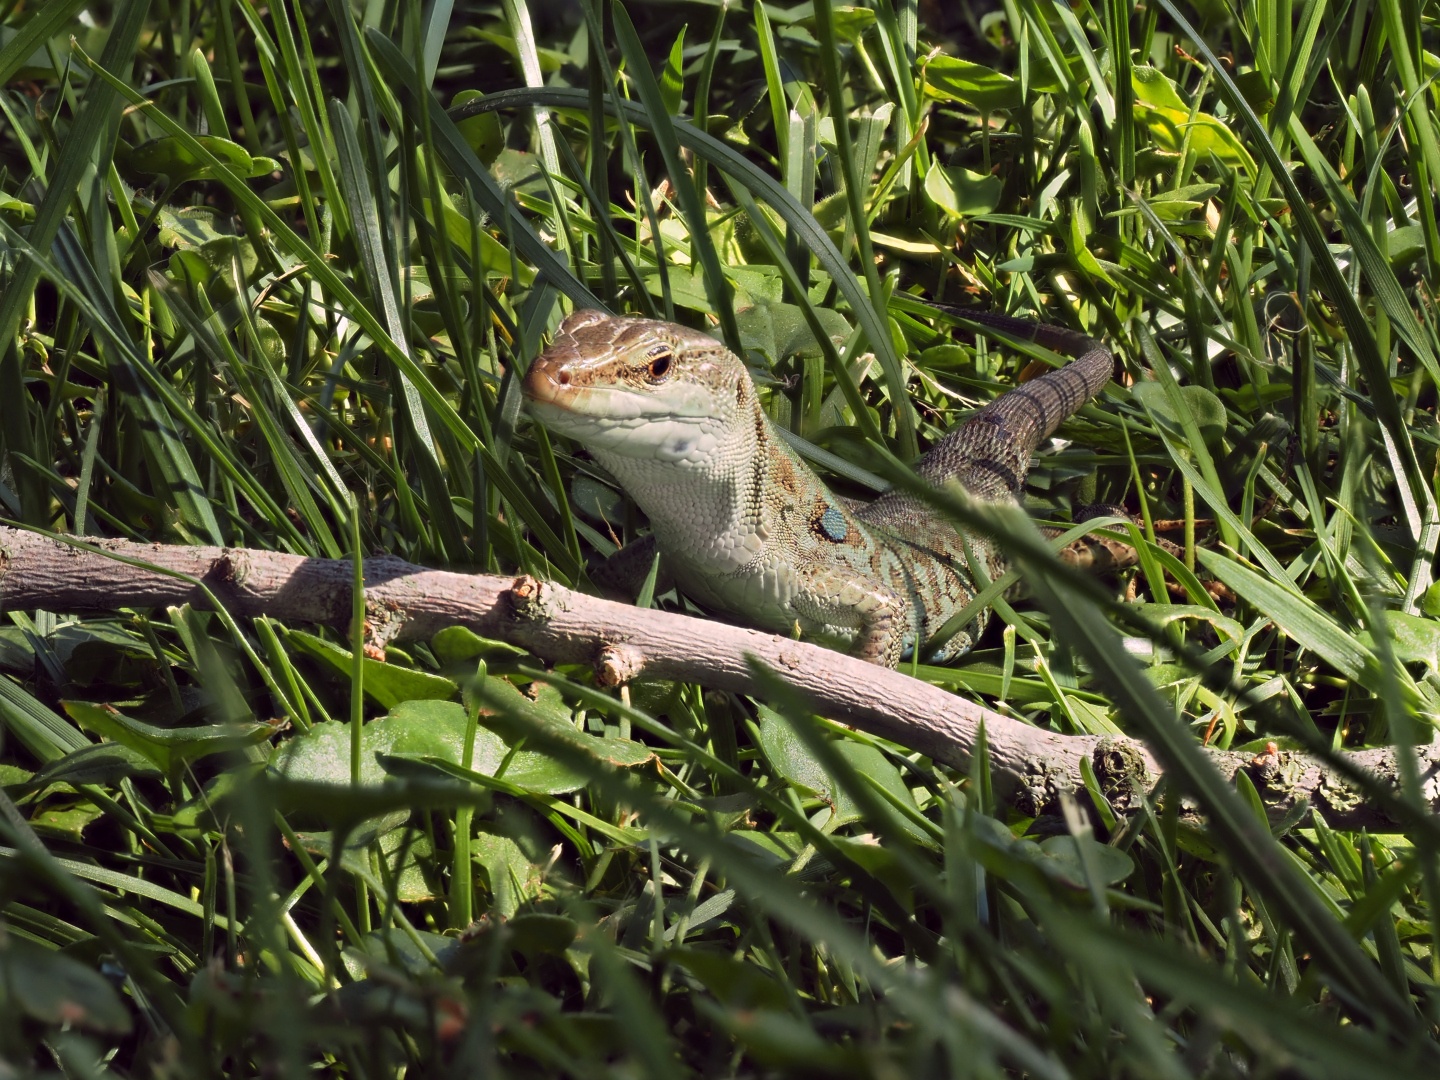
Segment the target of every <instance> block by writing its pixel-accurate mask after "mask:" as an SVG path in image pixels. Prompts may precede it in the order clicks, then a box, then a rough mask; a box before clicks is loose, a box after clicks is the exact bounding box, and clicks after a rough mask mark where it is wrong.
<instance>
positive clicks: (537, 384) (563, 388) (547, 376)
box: [521, 353, 570, 402]
mask: <svg viewBox="0 0 1440 1080" xmlns="http://www.w3.org/2000/svg"><path fill="white" fill-rule="evenodd" d="M521 389H522V390H524V392H525V396H526V397H527V398H529V399H530V400H531V401H543V402H556V401H558V400H560V399H562V398H564V397H565V395H566V392H567V391H568V390H569V389H570V370H569V367H568V365H566V364H565V363H564V362H562V361H559V360H556V359H553V358H551V357H547V356H546V355H545V354H543V353H542V354H541V355H540V356H537V357H536V358H535V360H534V361H533V362H532V363H531V364H530V370H529V371H527V372H526V373H525V381H524V382H523V383H522V384H521Z"/></svg>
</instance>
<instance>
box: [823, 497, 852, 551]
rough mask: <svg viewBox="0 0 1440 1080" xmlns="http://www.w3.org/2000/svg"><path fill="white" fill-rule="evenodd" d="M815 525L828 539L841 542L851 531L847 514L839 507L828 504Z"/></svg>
mask: <svg viewBox="0 0 1440 1080" xmlns="http://www.w3.org/2000/svg"><path fill="white" fill-rule="evenodd" d="M815 527H816V528H817V529H819V531H820V534H821V535H822V536H824V537H825V539H827V540H833V541H835V543H837V544H838V543H840V542H841V541H843V540H844V539H845V537H846V536H847V535H848V534H849V532H850V526H849V524H848V523H847V522H846V520H845V515H844V514H842V513H841V512H840V510H839V509H838V508H837V507H834V506H827V507H825V512H824V513H823V514H821V515H820V517H819V518H818V519H817V520H816V522H815Z"/></svg>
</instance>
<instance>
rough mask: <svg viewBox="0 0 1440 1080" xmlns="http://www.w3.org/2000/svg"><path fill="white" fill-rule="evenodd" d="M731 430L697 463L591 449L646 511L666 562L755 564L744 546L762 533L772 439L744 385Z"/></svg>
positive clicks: (716, 566)
mask: <svg viewBox="0 0 1440 1080" xmlns="http://www.w3.org/2000/svg"><path fill="white" fill-rule="evenodd" d="M743 397H744V398H746V399H748V400H746V401H743V402H742V403H741V404H742V405H744V406H745V407H744V408H741V409H738V410H737V412H736V415H735V417H734V420H733V422H732V423H730V424H729V425H727V427H726V428H725V430H724V432H723V433H722V434H721V435H720V437H719V438H718V439H717V440H716V442H715V444H714V447H713V449H712V451H711V452H710V453H709V454H707V455H705V457H703V458H701V459H699V460H686V461H678V462H677V461H665V460H660V459H657V458H641V457H629V456H625V455H621V454H617V453H613V452H610V451H606V450H603V449H600V448H598V447H595V448H592V450H591V452H592V454H593V455H594V457H595V459H596V460H597V461H599V462H600V464H601V465H603V466H605V468H606V469H608V470H609V471H610V473H611V474H612V475H613V476H614V477H615V479H616V480H618V481H619V482H620V484H621V486H622V487H623V488H624V489H625V490H626V491H628V492H629V493H630V495H631V497H632V498H633V499H634V500H635V502H636V503H637V504H638V505H639V507H640V509H641V510H643V511H645V515H646V516H647V517H648V518H649V519H650V525H651V528H652V529H654V531H655V535H656V538H657V540H659V542H660V544H661V547H662V549H663V550H664V551H665V552H666V554H667V556H668V557H670V558H672V559H675V560H678V561H681V562H686V563H692V564H695V565H697V566H702V567H705V568H706V569H707V570H711V571H713V570H715V569H720V568H722V567H723V568H724V569H734V568H738V567H740V566H743V565H745V563H747V562H749V561H750V560H751V559H752V558H753V557H754V554H755V552H754V549H753V545H751V546H749V547H747V544H746V540H747V539H748V538H752V537H754V536H755V535H756V534H757V533H759V532H760V531H761V526H762V520H761V518H762V514H763V506H762V496H763V493H764V490H765V484H764V479H765V475H766V462H767V455H768V454H769V453H770V451H771V449H772V447H771V443H772V441H773V436H771V435H770V432H769V426H768V425H769V422H768V421H767V420H766V418H765V415H764V412H763V411H762V410H761V408H760V403H759V401H758V400H756V398H755V395H754V391H753V389H751V388H750V386H749V385H748V384H747V385H746V386H745V388H744V393H743Z"/></svg>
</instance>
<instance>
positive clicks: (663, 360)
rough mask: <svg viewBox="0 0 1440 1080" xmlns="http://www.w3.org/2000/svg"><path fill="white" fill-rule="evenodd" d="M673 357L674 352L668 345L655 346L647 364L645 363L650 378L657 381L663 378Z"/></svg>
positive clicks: (668, 372)
mask: <svg viewBox="0 0 1440 1080" xmlns="http://www.w3.org/2000/svg"><path fill="white" fill-rule="evenodd" d="M674 357H675V354H674V352H672V351H671V349H670V346H668V345H661V346H658V347H656V348H655V349H654V351H652V352H651V353H650V359H649V364H648V365H647V368H648V370H649V372H650V378H651V379H653V380H655V381H656V382H659V381H660V380H661V379H663V378H665V376H666V375H668V374H670V362H671V360H673V359H674Z"/></svg>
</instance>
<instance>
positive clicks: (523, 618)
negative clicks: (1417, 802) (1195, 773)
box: [0, 527, 1440, 831]
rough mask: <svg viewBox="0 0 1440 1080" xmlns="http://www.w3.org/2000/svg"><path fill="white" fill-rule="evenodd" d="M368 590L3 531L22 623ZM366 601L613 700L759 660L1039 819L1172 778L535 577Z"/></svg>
mask: <svg viewBox="0 0 1440 1080" xmlns="http://www.w3.org/2000/svg"><path fill="white" fill-rule="evenodd" d="M75 545H82V546H75ZM351 573H352V567H351V564H350V563H349V562H346V561H343V560H341V561H336V560H329V559H311V558H304V557H301V556H296V555H286V554H282V553H279V552H270V551H256V550H251V549H246V548H215V547H176V546H166V545H161V544H137V543H131V542H129V541H119V540H103V541H96V542H89V541H81V540H75V541H74V542H73V543H61V542H57V541H54V540H51V539H49V538H47V537H43V536H38V535H36V534H34V533H28V532H24V531H22V530H18V529H12V528H4V527H0V604H3V605H4V606H5V607H6V608H9V609H12V610H13V609H21V610H27V609H32V608H37V607H43V608H45V609H47V610H51V611H67V612H77V613H78V612H102V611H107V612H108V611H116V610H118V609H121V608H132V607H161V606H169V605H176V604H185V603H188V604H192V605H195V606H197V607H209V606H210V600H209V598H208V596H207V594H206V589H208V590H209V593H210V594H213V595H214V596H215V598H216V599H217V600H218V601H219V602H220V603H222V604H224V605H225V606H226V607H227V608H228V609H229V610H230V611H232V612H234V613H235V614H237V615H243V616H251V617H253V616H258V615H268V616H271V617H273V618H277V619H281V620H284V621H286V622H311V623H328V624H331V625H334V626H339V627H344V626H346V625H348V623H349V619H350V581H351ZM177 575H180V576H177ZM197 581H199V582H203V583H204V585H205V587H206V589H202V588H200V587H199V586H198V585H197V584H196V582H197ZM365 588H366V601H367V605H368V608H369V611H370V621H371V623H372V625H373V626H375V627H377V628H379V630H378V633H379V635H380V637H381V638H382V640H385V639H388V638H390V637H392V636H398V637H402V638H407V637H408V638H413V637H419V638H428V637H430V636H431V635H433V634H435V633H436V632H437V631H439V630H441V629H442V628H444V627H446V626H453V625H457V624H458V625H464V626H468V627H470V628H472V629H474V630H475V631H476V632H478V633H480V634H483V635H485V636H486V637H491V638H496V639H498V640H502V641H508V642H511V643H513V644H516V645H519V646H522V647H524V648H526V649H528V650H529V651H531V652H532V653H534V654H535V655H536V656H538V657H540V658H541V659H542V660H544V661H546V662H547V663H576V662H578V663H586V664H591V665H593V666H594V668H595V670H596V672H597V677H598V679H599V680H600V681H601V682H602V683H603V684H606V685H615V684H617V683H619V682H622V681H628V680H630V679H633V678H635V677H637V676H640V675H644V676H645V677H647V678H654V679H677V680H683V681H689V682H698V683H703V684H704V685H706V686H710V687H714V688H716V689H720V690H729V691H732V692H735V693H740V694H755V693H757V692H758V687H757V685H756V682H755V679H754V677H753V676H752V674H751V669H750V667H749V664H748V663H747V657H754V658H756V659H758V660H759V661H760V662H761V663H763V664H764V665H766V666H767V667H770V668H772V669H774V670H775V671H777V672H779V673H780V674H781V675H783V676H784V677H785V679H786V680H787V681H788V682H790V683H791V684H792V685H793V686H795V688H796V689H797V690H798V691H799V692H800V693H801V694H803V695H804V696H805V698H806V699H807V700H808V701H809V702H810V703H811V705H812V706H813V707H814V709H815V711H816V712H818V713H820V714H821V715H824V716H827V717H829V718H830V719H832V720H836V721H839V722H842V723H846V724H851V725H853V726H855V727H857V728H859V729H861V730H863V731H868V732H870V733H872V734H875V735H879V736H881V737H882V738H886V739H889V740H891V741H893V742H896V743H899V744H901V745H903V746H907V747H910V748H912V749H914V750H918V751H920V752H921V753H923V754H925V755H927V756H929V757H931V758H933V759H934V760H936V761H938V762H941V763H943V764H945V765H949V766H952V767H955V768H958V769H964V768H966V767H967V765H968V764H969V761H970V755H971V753H972V751H973V749H974V747H975V743H976V739H977V737H978V734H979V731H980V726H981V724H983V725H984V728H985V735H986V738H987V740H988V743H989V748H990V758H991V762H992V765H993V767H994V769H995V773H996V776H995V780H996V787H997V790H998V791H999V792H1000V793H1001V794H1002V795H1003V796H1004V797H1005V798H1006V799H1007V800H1009V801H1010V802H1011V803H1013V804H1014V805H1016V806H1017V807H1018V808H1020V809H1021V810H1022V811H1024V812H1026V813H1032V814H1037V813H1040V812H1041V811H1042V810H1044V809H1046V808H1047V807H1050V806H1052V805H1053V803H1054V801H1055V798H1056V795H1057V792H1058V791H1059V790H1060V789H1063V788H1079V787H1080V786H1081V772H1080V767H1081V766H1080V763H1081V761H1082V760H1087V759H1088V760H1089V762H1090V764H1091V766H1092V767H1093V769H1094V771H1095V775H1096V776H1097V777H1098V778H1099V781H1100V784H1101V786H1102V788H1103V790H1104V791H1105V794H1106V795H1107V797H1109V798H1110V800H1111V801H1112V803H1113V804H1114V805H1115V806H1116V808H1117V810H1120V811H1122V812H1124V811H1126V810H1129V809H1131V808H1133V807H1134V806H1135V805H1136V801H1137V793H1138V792H1139V791H1141V790H1144V789H1147V788H1149V787H1150V786H1151V785H1153V784H1154V783H1155V781H1156V780H1157V779H1158V777H1159V772H1160V770H1159V768H1158V767H1157V765H1156V763H1155V760H1154V758H1153V757H1152V756H1151V755H1150V753H1149V751H1148V750H1146V748H1145V746H1144V744H1143V743H1142V742H1140V741H1139V740H1136V739H1129V738H1100V737H1096V736H1087V735H1060V734H1056V733H1054V732H1049V731H1043V730H1041V729H1039V728H1035V727H1032V726H1030V725H1028V724H1025V723H1023V722H1022V721H1019V720H1016V719H1014V718H1013V717H1009V716H1006V715H1004V714H1003V713H998V712H995V711H994V710H992V709H986V708H984V707H982V706H980V705H976V704H974V703H973V702H970V701H966V700H965V699H964V698H961V697H957V696H955V695H954V694H951V693H949V692H947V691H945V690H942V689H939V688H938V687H934V686H931V685H929V684H928V683H923V682H920V681H919V680H916V679H912V678H910V677H909V676H908V675H905V674H902V673H901V672H898V671H887V670H884V669H882V668H877V667H875V666H874V665H872V664H867V663H864V662H862V661H860V660H856V659H854V658H853V657H849V656H844V655H842V654H840V653H837V652H833V651H831V650H829V649H824V648H821V647H819V646H815V645H810V644H806V643H804V642H798V641H792V640H789V639H787V638H783V637H778V636H775V635H773V634H765V633H761V632H759V631H755V630H745V629H741V628H739V627H733V626H728V625H725V624H723V623H717V622H712V621H709V620H706V619H698V618H691V617H689V616H684V615H674V614H670V613H668V612H662V611H649V610H642V609H640V608H636V607H632V606H630V605H627V604H618V603H614V602H612V601H609V600H602V599H599V598H597V597H593V596H586V595H584V594H582V593H578V592H575V591H574V590H572V589H566V588H563V587H562V586H559V585H555V584H553V583H550V582H543V581H538V580H536V579H534V578H531V577H520V578H514V579H511V578H501V577H492V576H489V575H480V574H475V575H470V574H456V573H449V572H445V571H440V570H429V569H426V568H425V567H421V566H416V565H414V564H412V563H408V562H405V561H404V560H402V559H398V558H395V557H393V556H381V557H377V558H372V559H367V560H366V561H365ZM1415 752H1416V755H1417V757H1418V759H1419V762H1418V764H1419V768H1420V771H1421V776H1422V782H1423V785H1424V792H1425V798H1426V799H1427V801H1428V806H1429V809H1430V812H1431V813H1435V812H1437V811H1440V745H1430V746H1420V747H1416V751H1415ZM1210 753H1211V756H1212V758H1213V760H1214V761H1215V764H1216V766H1217V767H1218V768H1219V769H1221V771H1222V772H1223V773H1224V774H1225V775H1226V777H1227V778H1228V777H1233V775H1234V774H1235V773H1236V772H1237V771H1239V770H1242V769H1243V770H1245V771H1246V772H1247V773H1248V774H1249V776H1250V778H1251V780H1252V781H1253V782H1254V783H1255V786H1256V788H1257V789H1258V790H1259V792H1260V793H1261V795H1262V797H1263V798H1264V799H1265V800H1266V803H1267V806H1268V809H1269V810H1270V812H1271V814H1272V815H1275V816H1283V815H1284V814H1286V813H1287V812H1288V811H1290V810H1291V809H1292V808H1293V807H1295V806H1296V805H1298V804H1299V803H1300V802H1301V801H1302V800H1308V801H1309V802H1310V803H1312V804H1313V805H1315V806H1317V807H1318V808H1319V809H1320V810H1321V811H1322V812H1324V814H1325V817H1326V820H1327V821H1328V822H1329V823H1330V824H1331V825H1332V826H1339V827H1344V828H1360V827H1366V828H1370V829H1376V830H1382V831H1383V830H1386V829H1393V828H1394V827H1395V826H1396V825H1397V824H1399V823H1398V822H1396V821H1394V820H1393V819H1392V818H1391V817H1389V816H1388V815H1387V814H1385V813H1384V811H1383V809H1382V808H1378V807H1375V806H1372V805H1369V804H1368V803H1366V802H1365V801H1364V799H1363V798H1362V797H1360V795H1359V793H1357V792H1356V791H1355V790H1354V789H1353V788H1351V787H1350V786H1349V785H1347V784H1346V783H1345V782H1344V781H1343V780H1341V779H1340V777H1338V776H1337V775H1336V774H1335V773H1334V772H1333V771H1331V770H1329V769H1327V768H1325V767H1324V766H1323V765H1322V764H1321V763H1319V762H1316V761H1313V760H1311V759H1310V758H1308V757H1306V756H1304V755H1302V754H1295V753H1291V752H1289V751H1279V752H1277V753H1274V754H1263V755H1261V756H1259V757H1253V756H1252V755H1248V754H1241V753H1235V752H1230V751H1218V750H1216V751H1210ZM1349 757H1350V759H1351V760H1352V761H1353V762H1354V763H1355V764H1356V765H1358V766H1360V767H1361V768H1363V769H1365V770H1367V771H1368V772H1370V773H1371V774H1372V775H1374V776H1376V777H1377V778H1379V779H1381V780H1382V781H1383V782H1385V783H1387V784H1389V785H1391V786H1394V785H1395V784H1396V777H1397V775H1398V771H1397V765H1396V761H1395V756H1394V753H1393V751H1391V750H1389V749H1387V748H1381V749H1373V750H1361V751H1356V752H1354V753H1352V754H1350V755H1349Z"/></svg>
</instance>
